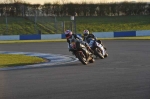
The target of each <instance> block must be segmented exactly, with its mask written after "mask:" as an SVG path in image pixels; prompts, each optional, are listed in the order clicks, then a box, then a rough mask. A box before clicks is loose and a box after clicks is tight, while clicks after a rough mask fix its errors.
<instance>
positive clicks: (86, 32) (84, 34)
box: [83, 30, 107, 56]
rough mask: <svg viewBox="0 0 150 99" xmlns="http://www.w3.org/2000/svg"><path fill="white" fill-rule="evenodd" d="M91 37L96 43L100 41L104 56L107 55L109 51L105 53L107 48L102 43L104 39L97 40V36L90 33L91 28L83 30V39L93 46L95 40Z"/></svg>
mask: <svg viewBox="0 0 150 99" xmlns="http://www.w3.org/2000/svg"><path fill="white" fill-rule="evenodd" d="M90 38H93V39H94V41H95V42H96V43H99V44H98V45H99V48H100V49H101V50H102V54H103V56H106V54H107V53H105V50H106V48H105V47H104V45H103V44H102V41H101V40H97V38H96V37H95V35H94V34H90V33H89V30H84V31H83V41H85V42H87V43H88V44H89V46H90V47H93V46H94V42H93V40H92V39H90Z"/></svg>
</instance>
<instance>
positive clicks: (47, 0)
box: [0, 0, 150, 4]
mask: <svg viewBox="0 0 150 99" xmlns="http://www.w3.org/2000/svg"><path fill="white" fill-rule="evenodd" d="M0 1H2V2H3V1H14V0H0ZM16 1H17V0H16ZM21 1H25V2H27V3H31V4H37V3H38V4H44V3H54V2H59V3H64V2H73V3H76V2H78V3H80V2H94V3H95V2H98V3H99V2H105V3H107V2H122V1H129V2H131V1H135V2H150V0H21Z"/></svg>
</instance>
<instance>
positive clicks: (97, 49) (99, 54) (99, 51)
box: [88, 38, 108, 59]
mask: <svg viewBox="0 0 150 99" xmlns="http://www.w3.org/2000/svg"><path fill="white" fill-rule="evenodd" d="M88 42H89V43H91V44H89V45H93V46H92V47H91V49H92V50H93V51H94V55H95V56H96V57H99V58H101V59H104V58H105V57H107V56H108V54H107V52H106V48H105V47H104V46H103V45H102V44H101V41H100V40H98V41H96V40H95V39H94V38H90V39H88ZM100 44H101V45H100ZM99 46H101V47H102V48H103V50H104V51H105V55H103V53H102V49H101V48H100V47H99Z"/></svg>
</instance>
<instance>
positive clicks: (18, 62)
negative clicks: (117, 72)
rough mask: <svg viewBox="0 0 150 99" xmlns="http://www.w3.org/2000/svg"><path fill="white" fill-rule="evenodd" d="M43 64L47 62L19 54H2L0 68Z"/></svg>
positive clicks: (0, 55)
mask: <svg viewBox="0 0 150 99" xmlns="http://www.w3.org/2000/svg"><path fill="white" fill-rule="evenodd" d="M42 62H46V60H44V59H42V58H39V57H34V56H26V55H19V54H0V68H3V67H14V66H22V65H31V64H37V63H42Z"/></svg>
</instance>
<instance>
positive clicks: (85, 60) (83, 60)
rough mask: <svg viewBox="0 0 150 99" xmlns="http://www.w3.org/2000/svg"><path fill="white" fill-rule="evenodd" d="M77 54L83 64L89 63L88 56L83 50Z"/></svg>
mask: <svg viewBox="0 0 150 99" xmlns="http://www.w3.org/2000/svg"><path fill="white" fill-rule="evenodd" d="M76 55H77V57H78V59H79V61H80V62H81V63H82V64H84V65H87V64H88V62H87V59H86V56H85V55H84V53H83V52H82V51H80V52H77V54H76Z"/></svg>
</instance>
